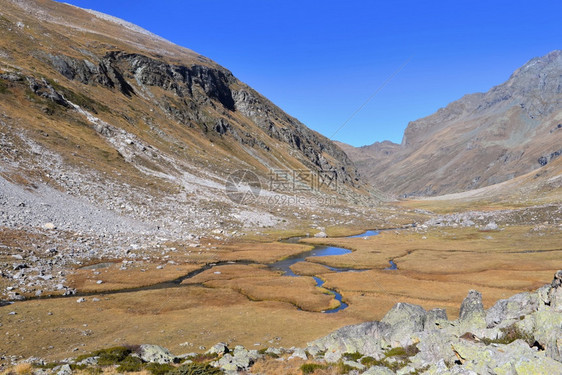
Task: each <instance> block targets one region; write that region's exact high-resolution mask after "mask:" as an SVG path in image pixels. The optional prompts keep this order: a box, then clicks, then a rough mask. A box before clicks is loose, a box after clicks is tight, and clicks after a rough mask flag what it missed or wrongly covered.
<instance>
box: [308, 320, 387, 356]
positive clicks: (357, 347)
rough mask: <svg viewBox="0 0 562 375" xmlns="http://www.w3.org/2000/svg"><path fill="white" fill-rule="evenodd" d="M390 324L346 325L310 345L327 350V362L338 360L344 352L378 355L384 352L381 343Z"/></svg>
mask: <svg viewBox="0 0 562 375" xmlns="http://www.w3.org/2000/svg"><path fill="white" fill-rule="evenodd" d="M389 329H390V325H388V324H386V323H382V322H368V323H362V324H357V325H351V326H346V327H343V328H340V329H338V330H337V331H334V332H332V333H330V334H329V335H328V336H325V337H323V338H320V339H318V340H316V341H314V342H312V343H309V346H317V347H318V348H319V349H320V350H323V351H325V352H326V353H325V355H324V359H325V360H326V361H327V362H337V361H338V360H339V359H340V358H341V356H342V354H343V353H355V352H358V353H361V354H363V355H368V356H377V355H378V354H380V353H382V349H381V344H382V343H383V342H386V341H385V335H386V334H387V333H388V332H389Z"/></svg>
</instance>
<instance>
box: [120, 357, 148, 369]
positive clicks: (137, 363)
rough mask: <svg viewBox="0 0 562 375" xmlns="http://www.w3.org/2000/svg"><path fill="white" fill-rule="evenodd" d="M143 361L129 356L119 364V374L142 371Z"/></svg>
mask: <svg viewBox="0 0 562 375" xmlns="http://www.w3.org/2000/svg"><path fill="white" fill-rule="evenodd" d="M142 368H143V365H142V360H141V359H140V358H138V357H133V356H130V355H128V356H127V357H125V359H123V360H122V361H120V362H119V366H117V372H136V371H140V370H142Z"/></svg>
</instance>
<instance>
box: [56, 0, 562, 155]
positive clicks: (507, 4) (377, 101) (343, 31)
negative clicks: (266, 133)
mask: <svg viewBox="0 0 562 375" xmlns="http://www.w3.org/2000/svg"><path fill="white" fill-rule="evenodd" d="M67 2H69V3H71V4H74V5H77V6H80V7H83V8H89V9H95V10H98V11H101V12H104V13H108V14H111V15H113V16H116V17H119V18H123V19H125V20H127V21H130V22H133V23H135V24H137V25H139V26H142V27H144V28H145V29H148V30H149V31H152V32H153V33H155V34H158V35H160V36H162V37H164V38H166V39H168V40H170V41H172V42H174V43H176V44H179V45H181V46H184V47H187V48H190V49H192V50H194V51H196V52H198V53H200V54H202V55H205V56H207V57H209V58H211V59H213V60H215V61H216V62H218V63H219V64H221V65H223V66H224V67H226V68H227V69H229V70H231V71H232V72H233V73H234V75H236V76H237V77H238V78H239V79H240V80H242V81H244V82H246V83H247V84H249V85H250V86H252V87H253V88H255V89H256V90H257V91H259V92H260V93H262V94H263V95H265V96H266V97H268V98H269V99H270V100H272V101H273V102H274V103H275V104H277V105H278V106H280V107H281V108H282V109H283V110H285V111H286V112H287V113H289V114H290V115H292V116H294V117H296V118H298V119H299V120H301V121H302V122H303V123H305V124H306V125H308V126H309V127H310V128H312V129H314V130H317V131H318V132H320V133H322V134H324V135H326V136H328V137H330V136H332V134H333V133H334V132H335V131H336V130H337V129H338V128H339V127H340V126H341V125H342V124H343V123H344V122H345V121H346V120H347V119H348V118H349V117H350V116H351V115H352V114H353V113H354V112H355V111H356V110H357V109H358V108H359V107H360V106H361V105H362V104H363V103H364V102H365V100H367V98H369V97H370V96H371V95H372V94H373V93H374V92H375V91H376V90H377V88H378V87H379V86H380V85H381V84H382V83H383V82H384V81H385V80H386V79H387V78H389V77H390V76H391V75H392V73H393V72H394V71H395V70H396V69H398V68H399V67H400V66H401V65H402V64H403V63H404V62H405V61H407V60H408V59H409V58H410V57H411V58H412V59H411V61H410V62H409V63H408V65H407V66H406V67H405V68H404V69H403V70H402V71H401V72H400V73H399V74H398V75H397V76H396V77H395V78H394V79H393V80H391V81H390V82H389V83H388V85H387V86H385V87H384V88H383V89H382V90H381V91H380V92H379V94H378V95H377V96H376V97H374V98H373V100H372V101H371V102H370V103H368V104H367V105H366V106H365V107H364V108H363V109H362V110H361V111H360V112H359V113H358V114H357V115H356V116H355V117H354V118H353V119H352V120H351V121H350V122H349V123H348V124H347V125H346V126H345V127H344V128H343V129H342V130H341V131H340V132H339V133H338V134H337V135H336V136H335V137H334V138H335V139H337V140H340V141H343V142H346V143H350V144H352V145H354V146H361V145H365V144H371V143H373V142H375V141H382V140H385V139H388V140H391V141H394V142H397V143H399V142H401V140H402V134H403V131H404V129H405V127H406V126H407V124H408V122H409V121H413V120H416V119H418V118H421V117H424V116H427V115H430V114H432V113H433V112H435V111H436V110H437V109H439V108H440V107H444V106H445V105H447V104H448V103H449V102H451V101H453V100H456V99H458V98H460V97H461V96H462V95H464V94H467V93H472V92H478V91H487V90H489V89H490V88H491V87H492V86H495V85H497V84H500V83H502V82H504V81H505V80H506V79H507V78H509V76H510V74H511V73H512V72H513V71H514V70H515V69H517V68H518V67H520V66H521V65H523V64H524V63H525V62H527V61H528V60H530V59H531V58H533V57H536V56H542V55H544V54H546V53H548V52H550V51H551V50H554V49H560V48H562V22H560V20H561V16H562V2H560V1H556V0H535V1H517V0H511V1H494V0H488V1H477V0H476V1H475V0H473V1H464V0H460V1H459V0H457V1H451V0H447V1H423V0H417V1H403V0H397V1H391V0H387V1H384V2H383V1H366V0H364V1H357V0H348V1H345V2H344V1H332V0H323V1H306V0H300V1H294V0H284V1H274V0H270V1H267V0H237V1H226V0H166V1H148V0H136V1H128V0H119V1H116V0H67Z"/></svg>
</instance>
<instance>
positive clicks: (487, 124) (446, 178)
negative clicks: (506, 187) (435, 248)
mask: <svg viewBox="0 0 562 375" xmlns="http://www.w3.org/2000/svg"><path fill="white" fill-rule="evenodd" d="M340 147H342V148H343V149H344V150H345V151H346V153H347V154H348V155H349V156H350V157H351V158H352V160H353V161H355V163H356V165H357V167H358V169H359V171H360V173H361V174H362V175H363V176H364V177H366V178H367V179H368V180H369V182H370V183H371V184H372V185H374V186H375V187H377V188H379V189H381V190H382V191H384V192H386V193H388V194H392V195H395V196H415V195H418V196H419V195H422V196H423V195H427V196H433V195H440V194H447V193H456V192H461V191H466V190H471V189H477V188H481V187H484V186H489V185H493V184H497V183H500V182H503V181H507V180H510V179H513V178H514V177H517V176H521V175H523V174H526V173H529V172H531V171H533V170H535V169H538V168H541V167H542V166H544V165H546V164H547V163H549V162H550V161H552V160H553V159H555V158H557V157H558V156H559V155H560V154H562V51H558V50H557V51H553V52H551V53H549V54H547V55H545V56H543V57H540V58H534V59H532V60H530V61H529V62H528V63H526V64H525V65H524V66H522V67H521V68H519V69H518V70H516V71H515V72H514V73H513V74H512V75H511V77H510V78H509V79H508V80H507V82H505V83H503V84H501V85H499V86H496V87H493V88H492V89H491V90H490V91H488V92H487V93H476V94H470V95H465V96H464V97H462V98H461V99H459V100H457V101H455V102H453V103H451V104H449V105H448V106H447V107H445V108H441V109H439V110H438V111H437V112H436V113H434V114H433V115H431V116H428V117H425V118H422V119H419V120H416V121H413V122H410V123H409V124H408V127H407V128H406V130H405V132H404V137H403V140H402V143H401V144H400V145H398V144H394V143H391V142H388V141H385V142H382V143H374V144H372V145H370V146H364V147H360V148H353V147H351V146H349V145H342V144H340Z"/></svg>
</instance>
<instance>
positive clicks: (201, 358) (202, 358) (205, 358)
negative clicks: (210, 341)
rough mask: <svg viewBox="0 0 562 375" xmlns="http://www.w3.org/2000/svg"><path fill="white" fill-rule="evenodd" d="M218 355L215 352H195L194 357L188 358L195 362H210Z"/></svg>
mask: <svg viewBox="0 0 562 375" xmlns="http://www.w3.org/2000/svg"><path fill="white" fill-rule="evenodd" d="M218 357H219V355H218V354H217V353H212V354H211V353H201V354H197V355H196V356H195V357H193V358H190V359H191V360H192V361H193V362H196V363H205V362H210V361H213V360H215V359H217V358H218Z"/></svg>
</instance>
